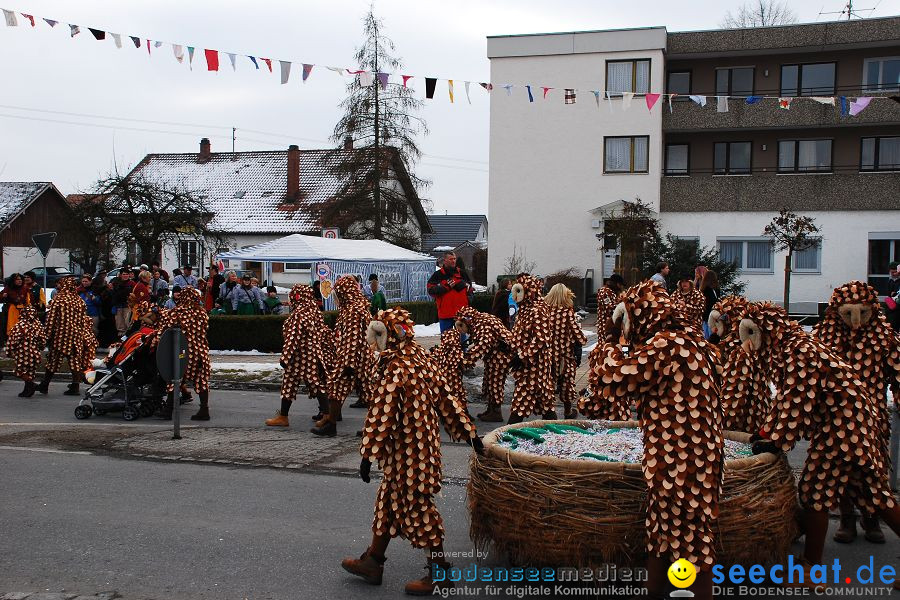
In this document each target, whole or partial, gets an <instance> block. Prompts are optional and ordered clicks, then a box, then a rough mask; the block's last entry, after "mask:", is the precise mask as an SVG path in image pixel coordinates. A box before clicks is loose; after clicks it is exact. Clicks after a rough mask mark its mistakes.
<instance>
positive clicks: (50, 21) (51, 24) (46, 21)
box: [44, 19, 59, 27]
mask: <svg viewBox="0 0 900 600" xmlns="http://www.w3.org/2000/svg"><path fill="white" fill-rule="evenodd" d="M44 23H46V24H47V25H49V26H50V27H56V24H57V23H59V21H54V20H53V19H44Z"/></svg>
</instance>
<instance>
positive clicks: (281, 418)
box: [266, 410, 290, 427]
mask: <svg viewBox="0 0 900 600" xmlns="http://www.w3.org/2000/svg"><path fill="white" fill-rule="evenodd" d="M266 425H268V426H269V427H289V426H290V423H289V422H288V418H287V415H283V414H281V411H280V410H279V411H276V412H275V416H274V417H272V418H271V419H266Z"/></svg>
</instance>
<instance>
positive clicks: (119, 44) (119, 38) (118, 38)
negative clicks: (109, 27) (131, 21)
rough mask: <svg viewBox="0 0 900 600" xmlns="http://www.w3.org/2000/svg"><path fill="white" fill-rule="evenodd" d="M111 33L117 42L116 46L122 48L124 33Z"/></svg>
mask: <svg viewBox="0 0 900 600" xmlns="http://www.w3.org/2000/svg"><path fill="white" fill-rule="evenodd" d="M109 35H111V36H112V39H113V42H115V44H116V48H121V47H122V34H120V33H110V34H109Z"/></svg>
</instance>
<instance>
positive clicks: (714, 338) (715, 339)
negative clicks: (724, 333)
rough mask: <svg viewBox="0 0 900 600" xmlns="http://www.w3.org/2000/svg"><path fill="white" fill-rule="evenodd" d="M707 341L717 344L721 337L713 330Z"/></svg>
mask: <svg viewBox="0 0 900 600" xmlns="http://www.w3.org/2000/svg"><path fill="white" fill-rule="evenodd" d="M708 341H709V343H710V344H717V345H718V343H719V342H721V341H722V338H720V337H719V334H718V333H715V332H713V333H711V334H710V336H709V340H708Z"/></svg>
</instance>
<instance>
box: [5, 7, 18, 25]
mask: <svg viewBox="0 0 900 600" xmlns="http://www.w3.org/2000/svg"><path fill="white" fill-rule="evenodd" d="M3 17H4V18H5V19H6V26H7V27H18V25H19V22H18V21H17V20H16V13H14V12H13V11H11V10H6V9H5V8H4V9H3Z"/></svg>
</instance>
